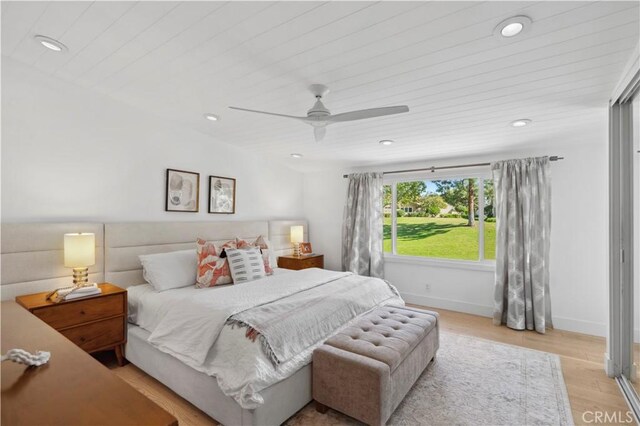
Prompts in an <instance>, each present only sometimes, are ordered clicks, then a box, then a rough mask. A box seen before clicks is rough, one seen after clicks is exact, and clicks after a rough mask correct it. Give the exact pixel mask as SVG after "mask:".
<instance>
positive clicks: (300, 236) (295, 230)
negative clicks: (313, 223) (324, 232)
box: [291, 225, 304, 257]
mask: <svg viewBox="0 0 640 426" xmlns="http://www.w3.org/2000/svg"><path fill="white" fill-rule="evenodd" d="M303 241H304V227H303V226H300V225H298V226H292V227H291V243H292V244H293V255H294V256H296V257H300V243H301V242H303Z"/></svg>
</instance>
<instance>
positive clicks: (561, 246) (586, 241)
mask: <svg viewBox="0 0 640 426" xmlns="http://www.w3.org/2000/svg"><path fill="white" fill-rule="evenodd" d="M602 122H603V124H602V134H598V135H592V139H590V140H580V141H575V142H574V143H569V142H566V143H564V144H563V143H548V144H545V146H540V147H539V148H536V149H534V150H531V149H530V150H521V151H514V152H511V153H503V154H501V155H500V156H497V155H493V156H491V157H486V158H479V157H475V158H453V159H446V160H439V161H426V162H422V163H413V164H403V165H398V164H394V165H385V166H378V167H372V168H368V169H369V170H381V171H384V170H393V169H398V168H404V167H405V166H406V167H407V168H414V167H425V166H427V165H428V166H430V165H436V166H437V165H447V164H465V163H475V162H484V161H492V160H499V159H506V158H519V157H527V156H537V155H546V154H548V155H560V156H564V157H565V160H563V161H560V162H555V163H552V166H551V167H552V176H553V189H552V235H551V271H550V274H551V283H550V285H551V299H552V301H551V303H552V312H553V320H554V323H555V326H556V328H560V329H565V330H572V331H578V332H583V333H587V334H594V335H601V336H604V335H605V334H606V324H607V309H608V308H607V280H608V272H607V270H608V269H607V268H608V266H607V264H608V252H607V244H608V239H607V232H608V183H607V182H608V177H607V167H608V165H607V164H608V160H607V155H608V154H607V117H606V109H603V114H602ZM562 142H565V141H562ZM344 172H345V170H332V171H328V172H318V173H309V174H305V176H304V191H305V194H314V196H313V197H305V200H304V207H305V214H306V217H307V219H308V220H309V223H310V225H309V226H310V230H311V235H310V239H311V241H312V243H313V246H314V250H316V251H319V252H323V253H325V259H326V260H327V262H326V263H327V267H329V268H334V269H340V252H341V247H340V241H341V240H340V228H341V223H342V212H343V208H344V199H345V193H346V179H343V178H342V174H343V173H344ZM493 274H494V273H493V271H479V270H465V269H453V268H446V267H435V266H425V265H417V264H408V263H397V262H394V263H391V262H386V265H385V277H386V278H387V279H389V281H391V282H392V283H393V284H395V285H396V286H397V287H398V288H399V290H400V291H401V293H402V294H403V296H404V297H405V299H406V300H407V301H410V302H414V303H419V304H423V305H428V306H433V307H440V308H443V309H453V310H459V311H463V312H469V313H474V314H480V315H486V316H490V315H491V313H492V309H493V308H492V306H493ZM426 284H430V287H431V289H430V290H429V291H427V290H426Z"/></svg>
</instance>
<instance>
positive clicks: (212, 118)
mask: <svg viewBox="0 0 640 426" xmlns="http://www.w3.org/2000/svg"><path fill="white" fill-rule="evenodd" d="M204 118H206V119H207V120H209V121H218V120H220V117H218V116H217V115H215V114H211V113H208V114H205V115H204Z"/></svg>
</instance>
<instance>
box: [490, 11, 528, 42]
mask: <svg viewBox="0 0 640 426" xmlns="http://www.w3.org/2000/svg"><path fill="white" fill-rule="evenodd" d="M530 26H531V18H529V17H528V16H514V17H512V18H509V19H505V20H504V21H502V22H500V23H499V24H498V26H497V27H496V28H495V30H494V31H493V33H494V34H500V36H502V37H505V38H511V37H515V36H517V35H518V34H521V33H522V32H524V31H526V30H527V29H529V27H530Z"/></svg>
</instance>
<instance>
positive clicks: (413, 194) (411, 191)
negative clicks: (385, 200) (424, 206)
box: [396, 180, 427, 207]
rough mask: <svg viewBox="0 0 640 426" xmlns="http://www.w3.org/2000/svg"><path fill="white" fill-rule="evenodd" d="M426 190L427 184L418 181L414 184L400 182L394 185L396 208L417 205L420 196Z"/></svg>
mask: <svg viewBox="0 0 640 426" xmlns="http://www.w3.org/2000/svg"><path fill="white" fill-rule="evenodd" d="M426 190H427V184H426V183H424V181H421V180H418V181H415V182H400V183H398V184H397V185H396V191H397V195H396V197H398V199H397V202H398V207H400V206H403V207H404V206H407V205H408V204H417V203H418V202H419V200H420V197H421V196H422V194H424V193H425V192H426Z"/></svg>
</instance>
